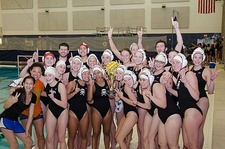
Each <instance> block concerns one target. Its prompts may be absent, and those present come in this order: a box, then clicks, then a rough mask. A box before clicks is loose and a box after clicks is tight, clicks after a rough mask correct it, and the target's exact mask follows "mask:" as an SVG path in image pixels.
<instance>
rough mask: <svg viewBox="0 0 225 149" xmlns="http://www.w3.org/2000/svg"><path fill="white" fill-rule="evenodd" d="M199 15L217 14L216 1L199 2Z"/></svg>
mask: <svg viewBox="0 0 225 149" xmlns="http://www.w3.org/2000/svg"><path fill="white" fill-rule="evenodd" d="M198 13H204V14H209V13H215V0H198Z"/></svg>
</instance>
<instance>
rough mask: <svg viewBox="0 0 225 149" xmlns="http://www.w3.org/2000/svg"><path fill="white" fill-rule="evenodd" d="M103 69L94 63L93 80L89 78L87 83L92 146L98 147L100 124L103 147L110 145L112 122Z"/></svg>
mask: <svg viewBox="0 0 225 149" xmlns="http://www.w3.org/2000/svg"><path fill="white" fill-rule="evenodd" d="M104 74H105V71H104V70H103V69H102V68H101V67H100V66H99V65H95V66H94V68H93V76H94V78H95V80H90V81H89V82H90V83H89V85H88V95H87V100H88V102H89V103H90V104H92V113H91V117H92V119H91V121H92V127H93V136H92V148H93V149H98V146H99V137H100V134H101V126H103V134H104V143H105V148H106V149H109V146H110V137H109V133H110V126H111V123H112V112H111V108H110V102H109V97H108V95H107V91H108V90H109V86H108V83H107V82H106V80H105V79H104Z"/></svg>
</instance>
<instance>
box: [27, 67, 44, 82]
mask: <svg viewBox="0 0 225 149" xmlns="http://www.w3.org/2000/svg"><path fill="white" fill-rule="evenodd" d="M30 75H31V76H32V77H34V79H35V80H38V79H39V78H40V77H41V75H42V70H41V68H40V67H33V68H32V70H30Z"/></svg>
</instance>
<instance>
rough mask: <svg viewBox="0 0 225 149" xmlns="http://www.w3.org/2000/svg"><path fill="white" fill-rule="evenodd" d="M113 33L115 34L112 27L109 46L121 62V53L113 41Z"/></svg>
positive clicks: (109, 33)
mask: <svg viewBox="0 0 225 149" xmlns="http://www.w3.org/2000/svg"><path fill="white" fill-rule="evenodd" d="M112 32H113V28H112V27H110V28H109V31H108V38H109V45H110V48H111V50H112V52H113V53H114V54H115V55H116V57H117V58H118V59H119V60H121V54H120V51H119V50H118V49H117V48H116V45H115V44H114V42H113V40H112Z"/></svg>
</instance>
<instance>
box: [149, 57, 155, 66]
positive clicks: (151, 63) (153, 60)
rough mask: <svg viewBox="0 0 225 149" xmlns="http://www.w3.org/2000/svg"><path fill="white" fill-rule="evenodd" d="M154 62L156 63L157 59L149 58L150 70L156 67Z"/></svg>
mask: <svg viewBox="0 0 225 149" xmlns="http://www.w3.org/2000/svg"><path fill="white" fill-rule="evenodd" d="M154 62H155V59H154V58H151V57H149V61H148V65H149V67H150V68H154V65H155V64H154Z"/></svg>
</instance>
